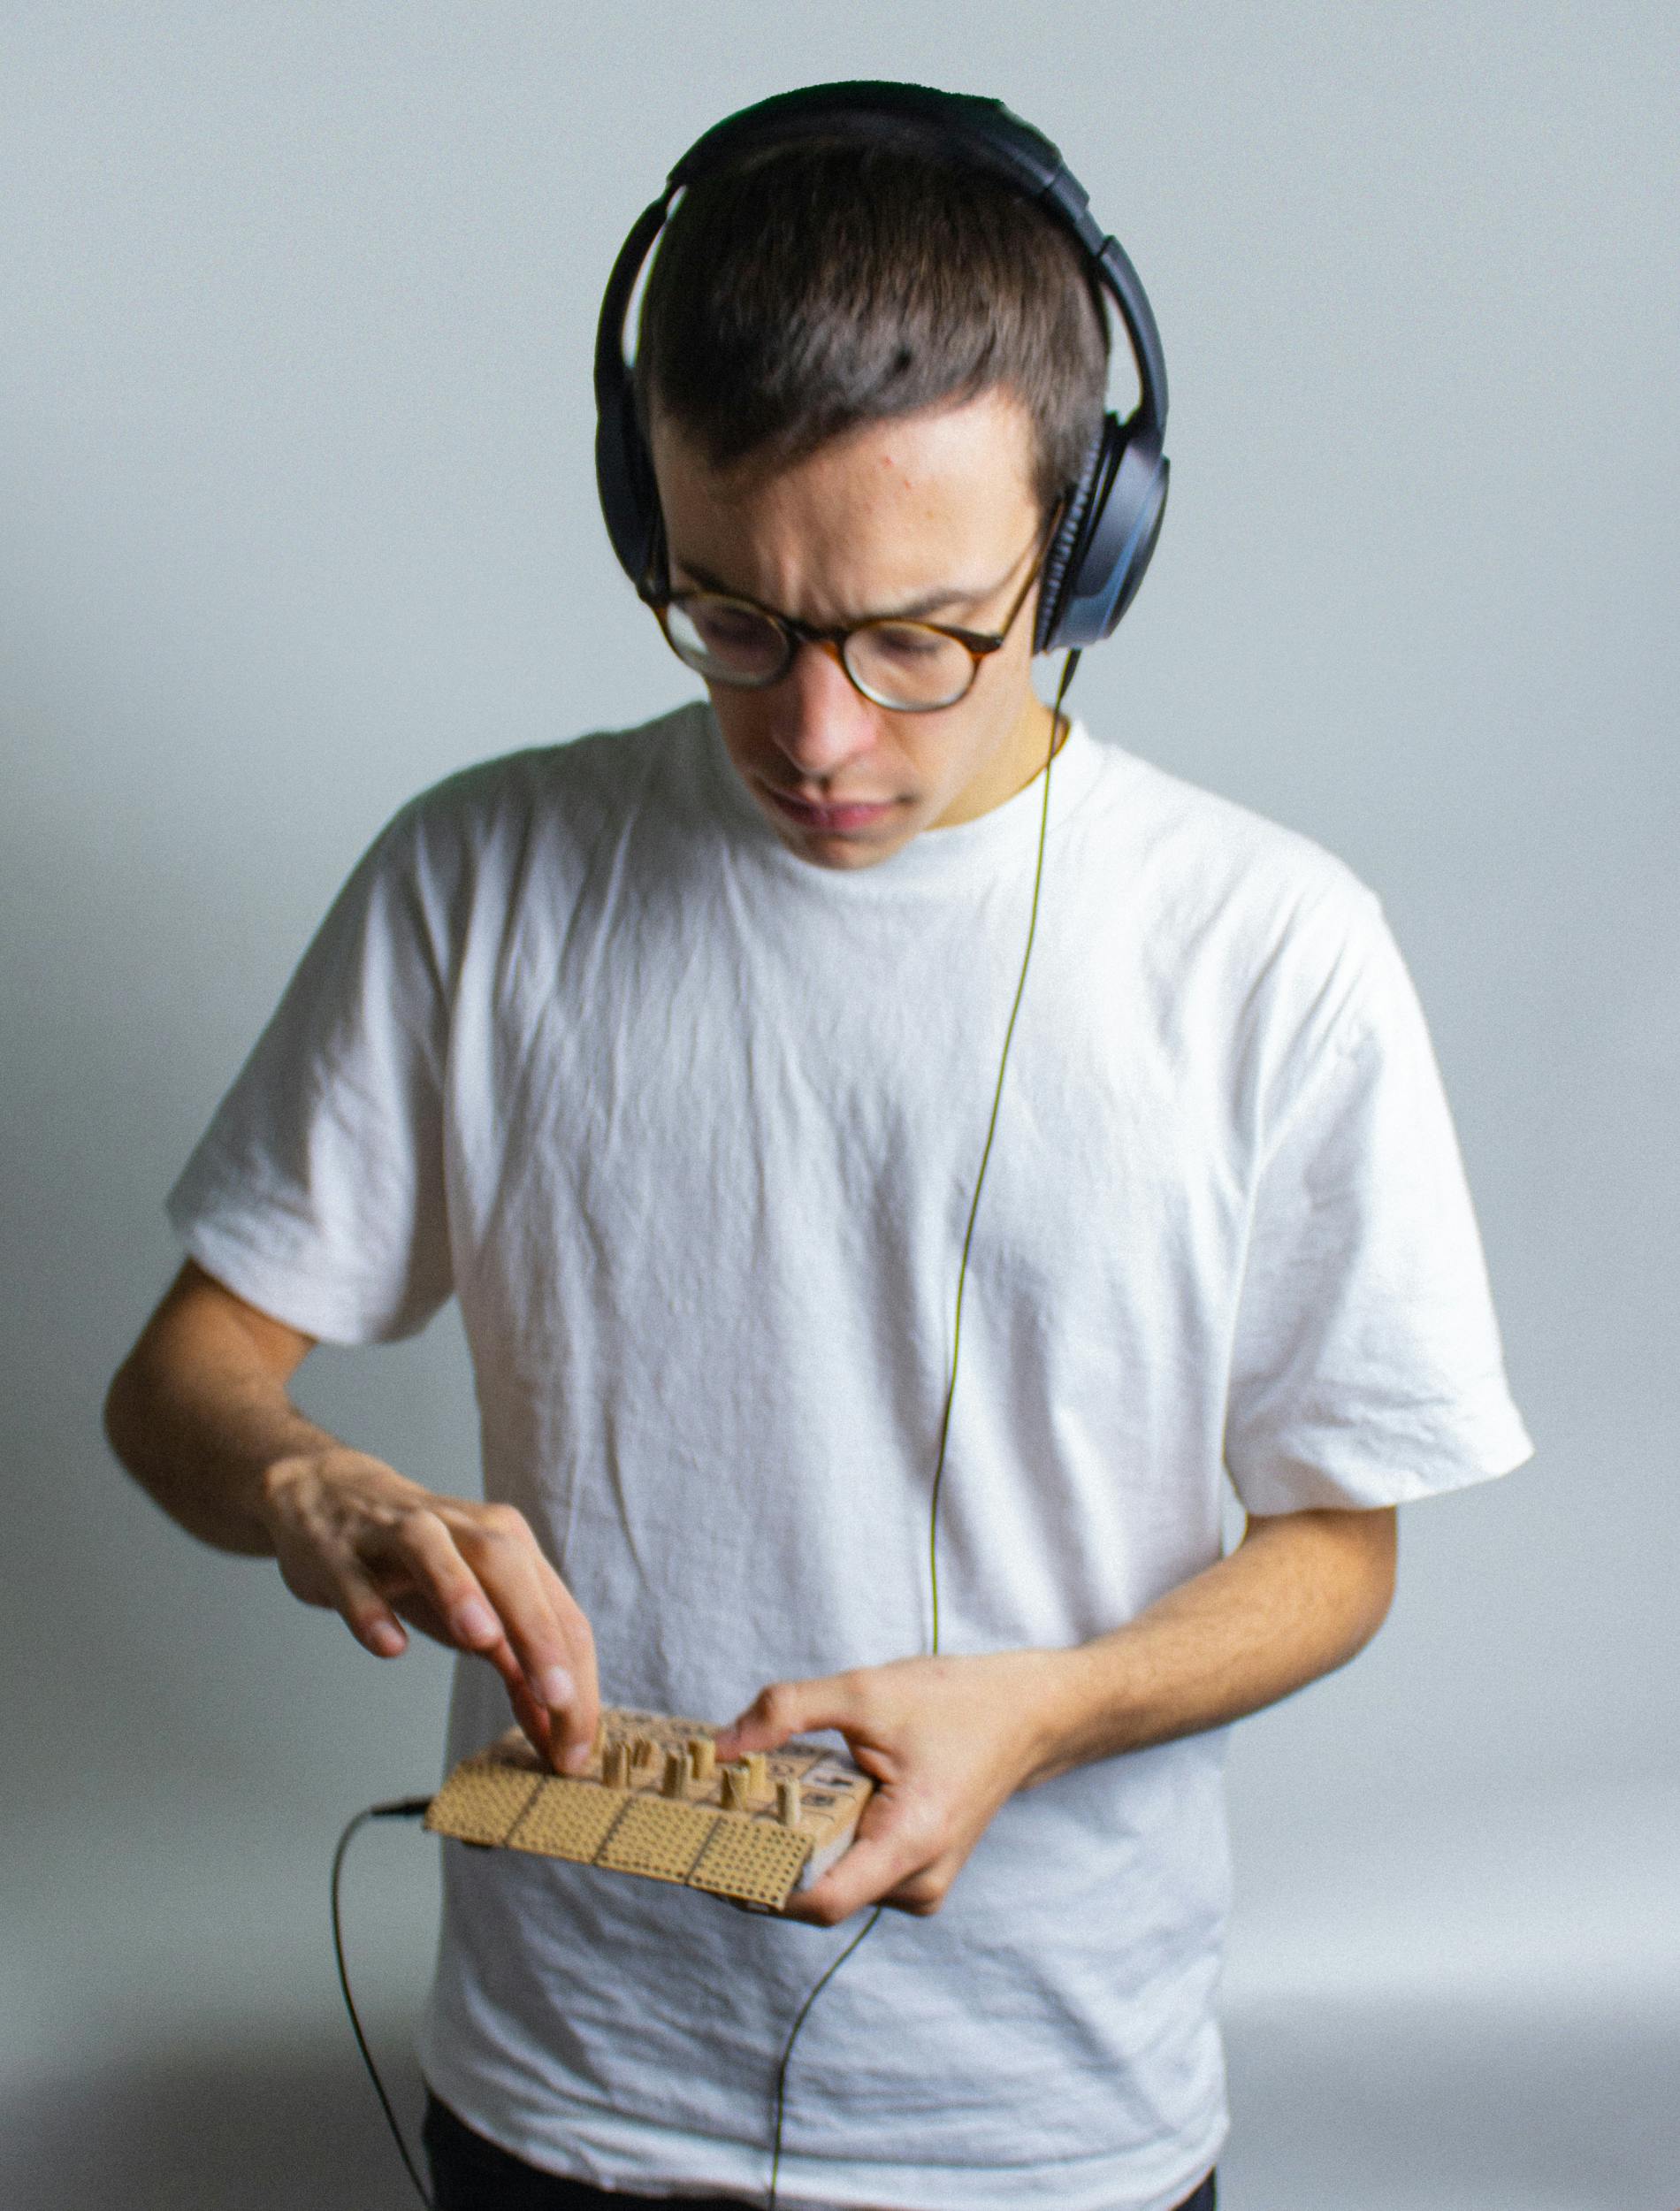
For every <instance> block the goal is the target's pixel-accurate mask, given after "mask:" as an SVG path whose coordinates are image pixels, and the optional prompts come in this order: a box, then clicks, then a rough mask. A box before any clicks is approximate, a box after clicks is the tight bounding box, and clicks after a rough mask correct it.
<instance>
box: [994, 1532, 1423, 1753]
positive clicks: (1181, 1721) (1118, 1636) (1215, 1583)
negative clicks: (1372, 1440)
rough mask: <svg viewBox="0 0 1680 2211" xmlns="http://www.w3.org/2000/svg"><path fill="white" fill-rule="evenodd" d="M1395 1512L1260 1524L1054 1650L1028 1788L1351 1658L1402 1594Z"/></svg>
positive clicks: (1226, 1716)
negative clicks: (1136, 1610) (1143, 1603)
mask: <svg viewBox="0 0 1680 2211" xmlns="http://www.w3.org/2000/svg"><path fill="white" fill-rule="evenodd" d="M1395 1546H1396V1530H1395V1516H1394V1512H1393V1511H1372V1512H1357V1511H1321V1512H1291V1513H1285V1514H1281V1515H1279V1516H1277V1517H1275V1518H1269V1519H1254V1520H1251V1521H1250V1522H1249V1532H1248V1534H1247V1535H1246V1536H1245V1537H1244V1539H1243V1541H1242V1542H1241V1543H1240V1544H1239V1545H1238V1547H1237V1549H1235V1550H1234V1551H1233V1552H1232V1553H1231V1554H1230V1556H1229V1557H1226V1558H1222V1559H1220V1560H1219V1561H1218V1564H1217V1565H1212V1566H1210V1567H1209V1568H1207V1570H1206V1571H1205V1572H1202V1573H1199V1574H1197V1575H1195V1577H1194V1578H1193V1579H1192V1580H1189V1581H1187V1582H1185V1583H1183V1584H1182V1585H1181V1587H1179V1588H1176V1589H1172V1590H1170V1591H1169V1592H1168V1593H1167V1594H1166V1595H1165V1596H1163V1597H1161V1598H1159V1599H1157V1602H1156V1603H1154V1604H1152V1605H1150V1606H1149V1608H1148V1610H1145V1611H1143V1612H1142V1613H1140V1614H1139V1616H1138V1618H1136V1619H1135V1620H1133V1621H1130V1622H1129V1623H1128V1624H1127V1625H1126V1626H1125V1627H1121V1628H1117V1629H1116V1630H1115V1631H1114V1632H1113V1633H1111V1634H1108V1635H1103V1636H1099V1637H1098V1638H1096V1640H1095V1641H1092V1642H1088V1643H1085V1644H1082V1645H1081V1646H1080V1647H1079V1648H1078V1649H1073V1650H1069V1651H1056V1652H1047V1653H1044V1654H1043V1656H1045V1658H1046V1659H1047V1660H1048V1661H1049V1662H1050V1664H1049V1669H1048V1672H1047V1674H1046V1678H1045V1685H1044V1688H1045V1694H1044V1702H1043V1705H1042V1731H1043V1740H1044V1753H1043V1756H1042V1763H1038V1764H1037V1765H1036V1766H1035V1770H1034V1771H1033V1773H1032V1775H1031V1777H1030V1778H1031V1779H1032V1780H1035V1781H1038V1780H1045V1779H1049V1777H1050V1775H1052V1774H1055V1773H1061V1772H1065V1771H1066V1770H1067V1769H1068V1768H1069V1767H1070V1766H1075V1765H1083V1764H1087V1763H1089V1762H1090V1761H1091V1760H1093V1759H1096V1758H1105V1757H1111V1756H1114V1755H1115V1754H1116V1753H1118V1752H1120V1751H1126V1750H1142V1749H1146V1748H1149V1745H1151V1744H1153V1743H1160V1742H1169V1741H1172V1740H1174V1739H1175V1738H1176V1737H1178V1736H1181V1735H1193V1734H1197V1733H1200V1732H1201V1731H1202V1730H1203V1729H1204V1728H1208V1727H1218V1726H1223V1725H1226V1723H1227V1722H1229V1721H1231V1720H1235V1719H1241V1718H1243V1717H1244V1716H1245V1715H1246V1714H1248V1713H1249V1712H1256V1711H1258V1710H1261V1708H1262V1707H1263V1706H1264V1705H1267V1704H1272V1703H1275V1702H1277V1701H1278V1699H1279V1698H1280V1697H1284V1696H1287V1695H1290V1694H1291V1693H1292V1692H1293V1691H1294V1690H1295V1689H1299V1688H1302V1687H1305V1686H1306V1684H1307V1683H1308V1682H1310V1681H1315V1680H1317V1679H1318V1678H1319V1677H1320V1675H1322V1674H1325V1673H1329V1672H1333V1670H1334V1669H1335V1668H1336V1667H1338V1666H1340V1665H1343V1664H1346V1663H1347V1661H1348V1659H1349V1658H1351V1657H1353V1656H1354V1655H1355V1652H1356V1651H1358V1650H1360V1649H1363V1646H1364V1645H1365V1644H1366V1643H1367V1642H1369V1641H1370V1640H1371V1636H1372V1635H1374V1634H1375V1633H1376V1632H1377V1630H1378V1627H1379V1626H1381V1625H1382V1622H1383V1618H1384V1615H1385V1614H1386V1611H1387V1610H1388V1604H1389V1600H1390V1598H1391V1596H1392V1595H1393V1593H1394V1558H1395Z"/></svg>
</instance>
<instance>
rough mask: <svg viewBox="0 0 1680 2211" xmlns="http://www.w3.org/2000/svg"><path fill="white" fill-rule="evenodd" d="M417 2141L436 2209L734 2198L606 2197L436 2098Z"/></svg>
mask: <svg viewBox="0 0 1680 2211" xmlns="http://www.w3.org/2000/svg"><path fill="white" fill-rule="evenodd" d="M422 2139H423V2140H424V2143H425V2146H426V2155H427V2156H428V2157H429V2158H430V2159H431V2200H432V2204H433V2206H434V2207H435V2211H629V2207H630V2206H631V2205H634V2204H638V2203H639V2204H649V2205H654V2206H656V2207H657V2211H727V2207H728V2205H729V2204H730V2203H732V2202H734V2201H736V2200H737V2199H736V2198H733V2197H722V2196H705V2197H700V2196H627V2195H623V2194H611V2195H609V2194H604V2193H603V2192H602V2191H601V2190H600V2189H599V2188H591V2187H589V2186H588V2185H586V2184H585V2183H584V2182H583V2181H581V2180H565V2179H562V2178H561V2176H560V2175H559V2174H558V2173H543V2172H538V2169H537V2168H536V2167H535V2166H534V2165H527V2164H525V2163H524V2162H523V2161H522V2160H521V2159H519V2158H517V2157H511V2156H509V2155H508V2152H507V2151H506V2150H504V2149H498V2148H497V2146H496V2145H495V2144H494V2143H493V2142H486V2141H485V2138H484V2137H483V2135H482V2134H475V2133H474V2132H473V2131H472V2129H471V2128H470V2126H466V2125H464V2124H463V2123H462V2121H461V2120H459V2119H457V2118H456V2116H455V2115H454V2112H453V2111H451V2110H450V2108H449V2107H448V2105H447V2104H442V2103H439V2101H438V2099H437V2098H436V2097H435V2096H428V2097H427V2099H426V2121H425V2126H424V2129H423V2131H422ZM1215 2200H1216V2199H1215V2196H1214V2191H1213V2175H1212V2174H1211V2173H1210V2174H1209V2175H1208V2177H1207V2178H1206V2179H1205V2180H1204V2181H1203V2184H1202V2185H1201V2186H1200V2187H1199V2188H1198V2189H1197V2190H1196V2191H1195V2194H1194V2195H1190V2196H1187V2197H1186V2198H1185V2200H1184V2201H1183V2202H1182V2203H1181V2204H1180V2206H1179V2211H1214V2204H1215Z"/></svg>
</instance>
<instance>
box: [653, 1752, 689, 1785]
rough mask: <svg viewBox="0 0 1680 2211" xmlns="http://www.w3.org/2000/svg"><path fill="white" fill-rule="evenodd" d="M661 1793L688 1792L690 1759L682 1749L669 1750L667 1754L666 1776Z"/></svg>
mask: <svg viewBox="0 0 1680 2211" xmlns="http://www.w3.org/2000/svg"><path fill="white" fill-rule="evenodd" d="M660 1794H661V1796H686V1795H687V1794H688V1760H687V1759H686V1758H685V1757H684V1756H683V1753H682V1752H681V1751H680V1750H668V1751H667V1752H666V1754H665V1778H664V1779H663V1780H662V1781H661V1783H660Z"/></svg>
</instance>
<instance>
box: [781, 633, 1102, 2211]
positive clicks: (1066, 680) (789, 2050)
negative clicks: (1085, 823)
mask: <svg viewBox="0 0 1680 2211" xmlns="http://www.w3.org/2000/svg"><path fill="white" fill-rule="evenodd" d="M1078 666H1079V650H1078V647H1077V646H1075V647H1074V648H1073V649H1072V650H1071V651H1070V652H1069V654H1068V655H1067V658H1066V659H1065V661H1064V662H1063V663H1062V675H1061V681H1060V682H1059V683H1058V685H1057V686H1056V703H1055V705H1054V706H1053V707H1052V708H1051V709H1050V750H1049V752H1048V753H1047V754H1045V757H1044V798H1043V804H1042V807H1041V808H1040V811H1039V817H1038V857H1037V860H1036V861H1035V865H1034V868H1033V902H1032V910H1031V912H1030V914H1028V916H1027V948H1026V950H1025V951H1024V952H1022V954H1021V968H1020V978H1019V981H1018V982H1017V983H1016V985H1015V997H1014V1002H1013V1003H1012V1006H1010V1009H1009V1020H1008V1022H1007V1024H1006V1025H1005V1027H1004V1048H1003V1051H1002V1052H1000V1053H999V1054H998V1060H997V1086H996V1088H995V1089H994V1090H993V1092H992V1109H991V1115H990V1118H989V1120H988V1121H987V1124H986V1142H985V1144H984V1145H983V1146H982V1148H981V1155H980V1172H979V1174H976V1175H975V1177H974V1197H972V1198H971V1199H970V1201H969V1205H968V1226H967V1228H966V1230H965V1231H964V1234H963V1249H962V1257H961V1259H959V1260H958V1265H957V1305H956V1313H955V1318H954V1319H953V1320H952V1323H951V1370H950V1373H949V1374H948V1375H947V1377H946V1381H945V1408H944V1412H943V1416H942V1417H941V1419H940V1423H939V1453H938V1457H936V1459H935V1462H934V1480H933V1494H932V1496H931V1497H930V1498H929V1500H928V1585H929V1587H930V1589H931V1592H932V1599H933V1618H932V1627H933V1633H932V1637H931V1643H930V1649H929V1654H928V1655H929V1656H932V1657H935V1658H936V1657H937V1656H939V1496H940V1491H941V1490H942V1488H943V1486H944V1480H945V1447H946V1445H947V1444H948V1442H950V1440H951V1406H952V1404H954V1403H955V1401H956V1396H957V1362H958V1358H959V1356H960V1354H961V1351H962V1338H963V1290H964V1288H965V1287H966V1283H967V1281H968V1253H969V1250H970V1247H971V1246H972V1245H973V1243H974V1223H975V1222H976V1221H977V1220H979V1218H980V1194H981V1190H983V1189H984V1187H985V1183H986V1169H987V1167H989V1165H990V1163H991V1156H992V1139H993V1138H994V1137H995V1136H997V1117H998V1114H999V1113H1000V1112H1001V1111H1002V1108H1003V1103H1004V1075H1005V1074H1006V1073H1007V1072H1008V1069H1009V1048H1010V1046H1011V1044H1013V1042H1014V1041H1015V1022H1016V1019H1017V1017H1018V1016H1019V1013H1020V1010H1021V999H1022V998H1024V997H1025V995H1026V992H1027V968H1028V967H1029V966H1030V965H1031V964H1032V958H1033V945H1034V942H1035V939H1036V937H1037V935H1038V907H1039V897H1040V893H1041V892H1042V890H1043V887H1044V853H1045V848H1046V846H1047V845H1048V844H1049V842H1050V768H1051V766H1052V764H1053V762H1054V761H1055V759H1056V755H1057V754H1058V752H1059V751H1060V750H1061V745H1062V739H1063V738H1065V736H1066V735H1067V734H1068V732H1069V731H1071V729H1072V728H1073V724H1072V723H1070V722H1068V721H1067V720H1066V718H1065V715H1063V713H1062V702H1063V700H1065V698H1066V697H1067V687H1068V685H1070V684H1071V683H1072V682H1073V673H1074V670H1075V669H1077V668H1078ZM885 1909H886V1906H885V1905H884V1904H877V1905H876V1906H875V1908H874V1910H873V1911H872V1912H871V1913H870V1915H869V1916H868V1918H867V1919H866V1920H865V1921H864V1923H863V1925H862V1927H861V1928H860V1929H859V1932H857V1933H856V1934H855V1935H853V1937H852V1938H851V1941H850V1942H849V1943H848V1944H847V1945H846V1947H845V1948H844V1950H842V1951H841V1953H840V1955H839V1956H838V1957H837V1958H836V1959H835V1961H834V1962H833V1963H832V1964H831V1965H830V1966H829V1968H828V1970H826V1971H825V1972H824V1973H823V1974H822V1976H821V1978H820V1979H819V1980H818V1982H817V1983H816V1985H815V1986H814V1987H813V1989H812V1991H811V1993H810V1994H809V1995H808V1996H807V1997H806V2000H805V2001H804V2003H802V2004H801V2005H800V2007H799V2009H798V2016H797V2017H796V2018H795V2020H794V2022H793V2025H792V2027H791V2029H790V2031H789V2034H788V2039H787V2041H786V2042H785V2044H784V2045H783V2050H782V2062H781V2063H780V2064H779V2065H778V2066H777V2068H776V2074H775V2139H774V2144H773V2146H772V2149H771V2153H770V2192H769V2195H768V2197H767V2200H766V2211H776V2207H777V2202H778V2198H777V2194H776V2184H777V2182H778V2181H779V2179H780V2177H781V2173H782V2127H783V2119H784V2118H785V2116H786V2113H787V2098H788V2067H789V2066H790V2063H791V2062H792V2059H793V2046H794V2044H795V2043H796V2042H797V2041H798V2039H799V2032H800V2030H801V2028H803V2026H804V2025H805V2023H806V2019H807V2018H808V2017H809V2016H810V2012H811V2007H812V2006H813V2004H814V2003H815V2002H816V2001H817V1998H818V1997H819V1996H820V1995H821V1993H822V1992H823V1990H824V1989H825V1988H826V1987H827V1986H828V1985H829V1982H830V1981H831V1980H832V1979H833V1978H834V1977H835V1975H836V1973H837V1972H838V1971H839V1970H840V1968H841V1967H842V1966H843V1965H844V1963H845V1962H846V1961H847V1959H848V1958H851V1957H852V1956H855V1955H856V1954H857V1952H858V1951H859V1949H861V1948H862V1947H863V1944H864V1942H865V1940H866V1939H867V1937H868V1936H870V1935H872V1934H873V1933H874V1931H875V1928H876V1927H877V1926H878V1925H879V1924H880V1920H881V1915H882V1912H883V1911H884V1910H885Z"/></svg>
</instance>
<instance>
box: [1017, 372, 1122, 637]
mask: <svg viewBox="0 0 1680 2211" xmlns="http://www.w3.org/2000/svg"><path fill="white" fill-rule="evenodd" d="M1118 429H1119V424H1118V423H1117V422H1116V421H1115V419H1114V417H1113V416H1112V415H1105V416H1104V417H1103V427H1102V428H1101V430H1099V431H1098V432H1097V433H1096V440H1095V441H1094V443H1093V444H1092V447H1091V449H1090V451H1089V452H1088V454H1087V455H1086V456H1085V465H1084V467H1083V468H1082V469H1081V471H1080V473H1079V481H1078V482H1077V483H1076V484H1075V485H1074V486H1073V489H1072V491H1070V492H1069V493H1068V494H1067V504H1066V506H1065V508H1064V509H1063V510H1062V518H1061V520H1060V521H1059V522H1058V524H1057V525H1056V535H1055V536H1054V537H1053V538H1052V539H1050V550H1049V552H1048V553H1046V554H1045V555H1044V567H1043V572H1042V578H1041V579H1040V582H1039V586H1038V618H1037V620H1036V621H1035V623H1034V624H1033V650H1034V652H1035V653H1051V652H1054V651H1055V650H1056V648H1057V646H1058V645H1059V644H1060V643H1061V642H1062V639H1061V635H1060V631H1061V627H1062V615H1063V610H1064V608H1065V603H1066V599H1067V575H1068V570H1069V569H1070V568H1072V566H1073V556H1074V554H1075V553H1076V552H1077V550H1078V548H1079V546H1080V543H1081V539H1082V537H1083V534H1084V531H1085V521H1086V516H1088V514H1089V513H1090V511H1091V501H1092V500H1093V499H1094V498H1095V497H1096V487H1097V486H1098V485H1099V484H1100V483H1102V482H1103V480H1104V456H1105V455H1106V453H1107V451H1108V443H1109V432H1111V430H1118Z"/></svg>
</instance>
